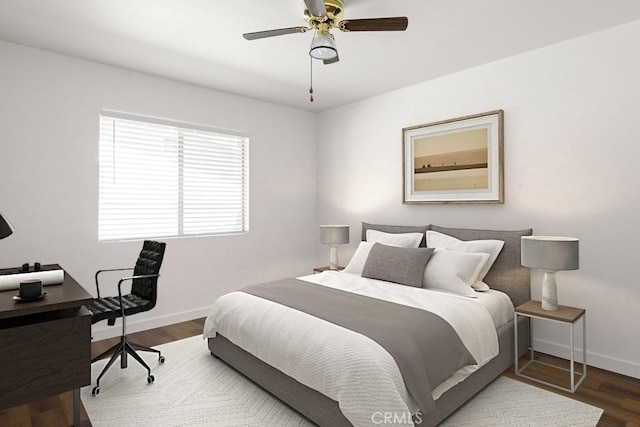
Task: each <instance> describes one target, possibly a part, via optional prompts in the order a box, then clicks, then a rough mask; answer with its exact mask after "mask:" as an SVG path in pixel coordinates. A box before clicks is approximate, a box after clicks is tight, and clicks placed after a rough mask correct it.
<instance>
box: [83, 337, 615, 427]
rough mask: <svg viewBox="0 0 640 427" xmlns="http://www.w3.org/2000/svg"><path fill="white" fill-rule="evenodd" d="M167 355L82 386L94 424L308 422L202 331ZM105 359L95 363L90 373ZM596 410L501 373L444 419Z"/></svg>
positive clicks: (532, 421) (547, 417)
mask: <svg viewBox="0 0 640 427" xmlns="http://www.w3.org/2000/svg"><path fill="white" fill-rule="evenodd" d="M157 348H159V349H160V350H162V353H163V356H165V358H166V362H165V363H164V364H161V365H160V364H158V362H157V358H156V357H155V356H154V355H153V354H149V353H147V354H144V353H143V354H142V357H143V359H145V361H146V362H147V363H148V364H149V366H151V369H152V373H153V375H154V376H155V382H154V383H153V384H147V373H146V370H145V369H144V368H142V366H140V365H138V363H137V362H135V361H134V360H133V359H130V360H129V367H128V368H127V369H120V368H119V365H118V364H117V363H116V364H115V366H113V367H112V368H111V369H110V370H109V371H108V373H107V374H106V375H105V376H104V377H103V378H102V380H101V384H100V394H99V395H98V396H92V395H91V388H92V386H88V387H84V388H83V389H82V392H81V396H82V403H83V404H84V407H85V409H86V410H87V414H88V415H89V419H90V420H91V423H92V425H93V426H94V427H112V426H113V427H123V426H144V427H156V426H158V427H159V426H166V427H179V426H216V427H217V426H223V427H227V426H229V427H232V426H238V427H239V426H256V427H258V426H260V427H262V426H274V427H276V426H277V427H286V426H313V424H312V423H311V422H309V421H308V420H307V419H306V418H304V417H302V416H300V415H299V414H298V413H297V412H295V411H293V410H292V409H290V408H289V407H288V406H286V405H285V404H283V403H282V402H280V401H279V400H278V399H276V398H274V397H273V396H271V395H270V394H269V393H267V392H266V391H264V390H262V389H261V388H260V387H258V386H256V385H255V384H253V383H252V382H251V381H249V380H247V379H246V378H245V377H243V376H242V375H240V374H238V373H237V372H235V371H234V370H233V369H231V368H229V367H228V366H227V365H226V364H224V363H223V362H221V361H220V360H218V359H215V358H214V357H212V356H211V355H210V353H209V351H208V348H207V346H206V341H205V340H203V339H202V337H201V336H198V337H192V338H187V339H184V340H180V341H174V342H171V343H169V344H164V345H161V346H159V347H157ZM105 364H106V360H105V361H100V362H97V363H94V364H93V366H92V379H93V383H94V384H95V379H96V378H97V376H98V374H99V373H100V371H101V370H102V367H103V366H104V365H105ZM602 412H603V411H602V409H599V408H595V407H593V406H590V405H586V404H584V403H581V402H578V401H575V400H572V399H568V398H565V397H563V396H560V395H557V394H554V393H551V392H548V391H545V390H541V389H538V388H536V387H532V386H529V385H527V384H524V383H521V382H519V381H515V380H512V379H509V378H504V377H500V378H498V379H497V380H496V381H494V382H493V383H492V384H491V385H489V386H488V387H487V388H485V389H484V390H483V391H482V392H481V393H480V394H478V395H477V396H476V397H474V398H473V399H472V400H470V401H469V402H468V403H467V404H466V405H465V406H463V407H462V408H460V409H459V410H458V411H457V412H455V413H454V414H453V415H452V416H451V417H449V418H448V419H447V420H446V421H445V422H444V423H443V424H442V425H444V426H449V427H453V426H455V427H458V426H474V427H478V426H536V427H541V426H580V427H587V426H595V425H596V423H597V422H598V420H599V419H600V416H601V415H602Z"/></svg>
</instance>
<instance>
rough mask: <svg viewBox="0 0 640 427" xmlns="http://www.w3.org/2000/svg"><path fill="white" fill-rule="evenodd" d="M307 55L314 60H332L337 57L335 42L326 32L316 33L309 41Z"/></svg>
mask: <svg viewBox="0 0 640 427" xmlns="http://www.w3.org/2000/svg"><path fill="white" fill-rule="evenodd" d="M309 55H311V57H312V58H315V59H323V60H327V59H333V58H335V57H336V56H338V50H337V49H336V42H335V40H334V39H333V36H332V35H331V34H330V33H329V32H328V31H317V32H316V35H315V37H314V38H313V40H312V41H311V48H310V49H309Z"/></svg>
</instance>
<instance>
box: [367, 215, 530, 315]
mask: <svg viewBox="0 0 640 427" xmlns="http://www.w3.org/2000/svg"><path fill="white" fill-rule="evenodd" d="M367 230H378V231H384V232H386V233H414V232H418V233H424V232H426V230H433V231H437V232H439V233H443V234H448V235H449V236H453V237H455V238H457V239H460V240H485V239H495V240H502V241H503V242H504V247H503V248H502V251H500V255H498V258H497V259H496V261H495V263H494V264H493V266H492V267H491V270H489V273H488V274H487V276H486V277H485V279H484V281H485V282H486V283H487V284H488V285H489V286H490V287H491V288H492V289H496V290H499V291H502V292H504V293H505V294H507V295H509V297H510V298H511V301H512V302H513V305H514V306H515V307H517V306H519V305H520V304H522V303H525V302H527V301H529V300H530V299H531V287H530V283H531V274H530V271H529V269H528V268H527V267H523V266H522V265H520V238H521V237H522V236H531V235H532V233H533V230H532V229H530V228H529V229H526V230H517V231H502V230H473V229H465V228H448V227H440V226H437V225H425V226H406V225H381V224H368V223H366V222H363V223H362V240H366V233H367ZM420 246H426V241H425V240H424V239H423V241H422V243H421V244H420Z"/></svg>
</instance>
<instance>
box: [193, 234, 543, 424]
mask: <svg viewBox="0 0 640 427" xmlns="http://www.w3.org/2000/svg"><path fill="white" fill-rule="evenodd" d="M369 230H374V232H379V233H382V234H387V235H398V236H402V235H408V234H407V233H421V234H422V235H423V236H425V238H422V239H421V240H420V241H419V245H418V246H419V247H421V248H424V247H426V246H427V241H426V234H425V233H426V232H427V231H430V232H435V233H433V234H434V235H435V234H437V233H441V234H443V235H446V236H450V237H451V238H453V239H454V240H455V239H459V241H463V242H468V241H478V240H482V241H485V240H488V239H491V240H497V241H501V242H504V246H503V247H502V249H501V250H500V251H499V254H498V255H497V257H496V258H495V261H494V262H493V264H492V266H491V268H490V270H489V271H488V272H486V276H485V277H484V279H483V282H484V283H486V284H487V285H488V286H489V287H490V288H491V290H488V291H486V292H478V294H479V295H480V297H479V298H476V299H474V300H473V302H471V301H470V299H469V298H466V301H465V297H460V296H452V295H447V293H446V292H439V291H438V290H437V289H436V290H435V291H434V292H432V293H430V294H429V297H428V298H424V299H422V300H420V301H418V302H415V301H417V299H416V298H415V295H417V294H418V293H422V294H425V292H427V291H425V290H422V289H417V288H413V287H410V286H404V285H394V284H392V283H388V282H384V281H379V280H375V279H369V278H362V277H359V275H357V274H349V273H348V272H347V273H338V272H326V273H321V274H318V275H314V276H306V277H302V278H299V279H301V280H302V281H304V282H305V283H310V284H311V285H309V286H306V285H305V286H304V287H305V288H306V287H311V288H313V287H315V286H321V287H323V288H324V287H328V288H337V292H343V291H348V292H352V293H360V294H362V295H364V296H370V297H373V298H378V297H380V295H383V297H381V298H390V299H391V300H392V302H393V301H394V300H397V301H395V302H397V303H398V304H407V305H412V304H414V305H415V304H418V305H421V304H426V305H430V304H431V305H434V304H435V306H434V307H433V308H435V309H436V310H435V312H438V311H439V310H440V311H444V313H442V314H441V313H439V312H438V315H439V316H443V318H447V316H449V314H447V313H446V310H445V308H444V307H447V306H452V307H454V306H455V307H464V309H458V310H457V311H458V312H463V313H464V315H463V316H462V317H463V318H464V317H465V315H466V319H467V320H466V321H465V320H460V319H458V318H457V317H452V319H453V321H450V320H448V321H450V323H451V324H452V325H454V329H456V328H458V329H456V332H457V333H458V335H459V336H460V337H461V339H462V341H463V343H464V345H465V346H466V348H467V349H470V350H469V351H470V354H471V355H472V356H473V358H475V360H477V361H478V362H479V363H477V364H476V365H473V366H471V365H465V366H464V367H463V368H460V369H459V370H456V371H455V372H454V373H453V374H452V375H451V376H450V378H448V379H447V380H446V381H443V382H442V383H438V385H437V386H434V387H432V389H431V392H432V393H431V396H430V397H432V399H433V405H432V406H431V407H430V408H429V410H427V411H425V410H423V408H424V405H422V404H419V405H416V403H415V402H416V401H418V402H420V399H412V398H411V396H415V394H411V392H410V391H407V390H408V389H410V386H409V384H407V387H406V388H405V387H404V384H402V378H403V377H402V374H404V373H405V372H402V373H400V372H399V371H398V370H397V369H396V368H395V366H396V365H395V364H393V365H394V367H389V366H387V365H385V363H387V362H385V360H391V361H393V359H394V358H395V357H396V356H395V354H394V356H393V357H391V356H389V353H387V352H385V350H384V349H382V350H381V351H378V350H376V348H375V347H376V344H375V343H374V344H373V346H372V347H371V348H369V347H366V346H367V345H369V344H368V343H367V340H368V338H366V337H361V336H359V334H358V333H357V332H351V331H347V332H349V333H351V335H349V336H348V337H347V338H345V337H343V336H341V335H340V336H338V334H337V333H336V332H337V330H336V329H335V328H341V327H340V326H337V325H334V324H332V323H329V322H324V321H320V322H321V323H322V324H321V323H318V324H306V323H305V322H307V321H311V320H310V319H308V317H309V315H307V314H305V313H299V312H297V311H296V310H291V309H290V308H287V307H285V306H281V305H279V304H277V303H272V302H270V301H266V300H262V299H261V298H260V297H259V296H255V295H244V293H243V292H239V293H237V292H236V293H232V294H234V295H231V294H229V295H230V296H224V297H221V298H225V297H228V298H227V301H226V302H225V304H226V305H224V306H220V305H218V306H217V307H216V308H215V309H214V310H212V314H211V315H210V316H209V318H208V319H207V322H206V325H205V337H207V338H208V346H209V349H210V351H211V354H212V355H213V356H215V357H217V358H219V359H221V360H223V361H224V362H226V363H227V364H228V365H230V366H231V367H233V368H234V369H236V370H237V371H239V372H240V373H242V374H244V375H245V376H247V377H248V378H250V379H251V380H252V381H254V382H255V383H257V384H258V385H260V386H261V387H263V388H264V389H265V390H267V391H269V392H270V393H271V394H273V395H274V396H276V397H277V398H279V399H280V400H282V401H283V402H285V403H286V404H288V405H289V406H290V407H292V408H293V409H295V410H296V411H298V412H299V413H301V414H302V415H304V416H305V417H306V418H308V419H309V420H311V421H312V422H314V423H316V424H318V425H320V426H350V425H374V424H380V423H381V422H384V421H385V419H384V417H385V416H386V415H385V414H393V417H392V418H391V421H392V423H393V424H407V425H409V424H411V423H413V424H414V425H422V426H431V425H437V424H438V423H440V422H441V421H442V420H444V419H445V418H446V417H447V416H449V415H450V414H451V413H453V412H454V411H455V410H456V409H457V408H459V407H460V406H461V405H462V404H464V402H466V401H467V400H469V399H470V398H471V397H472V396H473V395H475V394H476V393H478V392H479V391H480V390H482V388H484V387H485V386H486V385H488V384H489V383H490V382H491V381H493V380H494V379H495V378H496V377H498V376H499V375H500V374H501V373H502V372H504V371H505V370H506V369H507V368H508V367H509V366H511V364H512V363H513V360H514V354H513V353H514V342H513V339H514V338H513V337H514V331H513V328H514V324H513V307H514V306H517V305H519V304H521V303H523V302H526V301H528V300H529V299H530V288H529V281H530V280H529V277H530V274H529V269H527V268H525V267H522V266H521V265H520V238H521V237H522V236H526V235H531V234H532V230H530V229H527V230H519V231H492V230H472V229H458V228H446V227H440V226H436V225H427V226H415V227H413V226H392V225H375V224H368V223H363V226H362V236H363V241H365V240H366V236H367V233H369V232H370V231H369ZM359 250H360V248H359ZM357 255H358V252H356V255H354V259H355V258H356V256H357ZM353 262H354V261H353V260H352V263H353ZM429 262H431V261H429ZM427 265H429V264H427ZM423 268H424V267H423ZM298 283H299V282H298ZM289 285H290V286H294V287H295V286H296V284H295V283H294V282H292V283H290V284H289ZM394 286H395V287H394ZM267 288H275V286H267ZM283 289H292V288H283ZM285 293H286V290H285ZM237 294H242V295H241V298H240V299H238V295H237ZM247 297H249V298H247ZM251 298H253V299H251ZM456 298H457V299H456ZM247 300H250V302H251V304H255V303H256V302H259V304H258V305H257V306H255V305H246V304H248V302H247ZM505 300H506V303H505ZM219 301H220V300H219ZM407 301H408V302H407ZM412 301H414V302H412ZM439 301H441V302H439ZM216 304H219V302H216ZM245 305H246V307H245ZM507 305H508V307H507V308H505V307H506V306H507ZM479 306H482V308H480V309H479V311H477V312H475V311H473V310H478V308H477V307H479ZM223 307H226V308H223ZM416 307H417V306H416ZM492 307H494V308H492ZM496 307H497V308H496ZM418 308H423V307H421V306H420V307H418ZM494 309H495V310H494ZM278 310H280V311H282V312H283V313H284V314H286V315H287V316H289V317H286V318H285V317H284V316H282V318H278V319H279V320H276V321H274V322H275V323H273V324H270V323H268V322H267V321H266V320H265V319H268V318H269V317H268V316H272V315H271V314H270V313H273V312H278ZM492 310H493V311H492ZM238 311H240V312H246V315H247V316H249V317H251V316H253V320H252V319H251V318H248V319H245V318H242V321H238V320H237V318H235V319H236V320H235V321H232V320H227V319H234V317H225V316H227V315H226V312H229V313H233V312H238ZM485 313H486V314H485ZM291 316H293V317H291ZM296 316H298V317H296ZM305 316H307V318H305ZM455 316H458V315H457V314H456V315H455ZM311 317H313V316H311ZM284 319H286V321H285V320H284ZM469 319H478V320H477V322H475V323H478V324H482V323H483V322H484V324H485V326H477V327H482V328H484V329H476V330H473V329H468V328H473V327H474V325H473V324H472V323H474V322H470V320H469ZM487 319H489V320H487ZM316 320H317V319H316ZM527 321H528V319H526V318H521V319H520V320H519V321H518V325H517V327H518V328H519V333H518V339H519V340H520V344H519V346H518V348H520V349H523V352H524V351H525V350H526V348H527V347H528V342H529V335H528V334H529V328H528V323H527ZM225 322H226V323H225ZM278 322H280V323H278ZM282 322H286V324H294V325H296V326H295V327H294V328H290V327H289V326H286V328H287V329H285V324H284V323H282ZM464 322H466V323H464ZM486 324H491V325H492V326H493V328H494V329H493V331H492V336H494V337H495V338H493V339H494V340H495V343H492V342H491V340H492V338H490V337H489V335H486V336H485V335H482V334H483V333H485V332H479V331H486V329H487V327H486ZM464 325H466V326H464ZM320 326H322V328H320ZM281 328H282V329H281ZM305 328H306V329H307V330H313V331H314V332H313V333H312V334H309V333H307V334H306V336H307V337H309V338H307V337H305V336H302V335H304V334H302V332H301V331H303V330H305ZM309 328H310V329H309ZM323 328H327V329H323ZM332 328H333V329H332ZM296 334H297V335H296ZM474 337H475V338H474ZM360 338H362V340H361V339H360ZM307 339H309V340H311V341H310V342H309V343H306V344H304V345H306V347H304V346H303V343H302V341H303V340H307ZM314 340H315V341H314ZM310 346H311V348H312V349H313V348H315V349H316V351H315V352H317V353H322V356H321V357H322V358H323V360H324V359H326V360H327V361H329V362H325V363H320V362H317V361H315V360H311V358H310V354H309V347H310ZM314 346H315V347H314ZM365 347H366V351H365V350H362V351H361V350H360V349H362V348H365ZM378 347H379V346H378ZM380 349H381V347H380ZM354 350H355V351H354ZM376 351H378V352H379V353H380V357H381V359H380V360H382V359H384V358H385V357H386V359H384V360H382V361H380V360H378V359H376V360H375V361H366V363H371V364H375V363H377V364H378V365H376V366H372V367H370V368H368V367H366V366H365V365H366V363H365V361H364V360H363V361H362V362H361V363H360V365H361V366H365V367H363V368H360V367H359V366H358V359H357V358H358V357H359V355H360V354H363V355H369V354H372V353H375V352H376ZM340 352H342V353H340ZM354 353H355V354H354ZM384 355H386V356H384ZM387 356H388V357H387ZM318 357H320V356H318ZM362 357H363V358H366V357H364V356H362ZM338 358H340V359H341V362H340V363H337V359H338ZM292 359H293V361H292ZM396 360H398V359H397V358H396ZM267 362H269V363H267ZM480 362H481V363H480ZM350 363H351V364H350ZM398 365H400V362H398ZM355 368H357V369H355ZM359 369H362V371H359ZM366 369H372V370H374V369H378V370H379V371H380V372H384V375H382V374H380V375H376V377H381V378H382V379H378V378H376V380H375V381H373V382H372V383H366V381H368V380H365V383H363V385H359V387H361V388H364V390H365V391H366V392H367V394H366V395H364V396H362V390H359V389H357V387H355V386H354V387H352V386H351V382H350V380H349V381H347V380H346V379H344V378H346V377H348V376H349V374H351V375H352V376H355V378H359V379H362V378H367V379H368V378H370V377H372V375H371V372H373V371H370V372H368V373H367V371H366ZM334 371H335V372H334ZM353 371H357V372H355V373H354V372H353ZM387 371H388V372H389V374H388V379H387V378H385V375H387ZM397 378H400V383H401V384H400V385H398V380H397ZM405 378H406V377H405ZM358 381H359V380H358ZM376 381H378V382H376ZM340 387H342V388H343V389H340ZM352 388H353V389H354V390H352ZM387 389H389V391H388V393H387ZM318 390H321V391H322V392H321V391H318ZM336 390H338V391H339V392H338V391H336ZM408 395H411V396H410V397H407V396H408ZM328 396H348V399H347V398H344V400H343V398H342V397H340V398H336V399H333V398H331V397H328ZM396 396H397V397H396ZM352 397H353V399H355V400H354V401H353V402H351V401H350V399H352ZM358 399H360V401H358ZM338 400H340V403H338ZM382 402H389V403H388V405H389V406H388V407H386V406H385V405H383V404H382ZM403 403H404V405H405V406H403ZM367 405H369V406H368V407H367ZM394 405H395V406H394ZM358 410H360V411H361V412H363V411H364V413H367V414H373V412H371V411H375V413H376V415H375V416H376V417H377V419H374V418H373V415H370V416H369V419H368V422H366V421H365V419H364V418H362V417H360V418H358V416H359V414H358ZM366 411H369V412H366ZM399 414H400V415H399ZM407 414H408V416H405V415H407ZM386 421H387V423H388V420H386Z"/></svg>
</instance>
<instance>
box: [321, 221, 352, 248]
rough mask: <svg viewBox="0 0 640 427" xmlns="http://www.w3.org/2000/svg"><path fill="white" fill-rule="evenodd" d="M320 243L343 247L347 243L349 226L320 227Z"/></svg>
mask: <svg viewBox="0 0 640 427" xmlns="http://www.w3.org/2000/svg"><path fill="white" fill-rule="evenodd" d="M320 242H322V243H324V244H326V245H343V244H346V243H349V226H348V225H321V226H320Z"/></svg>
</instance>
